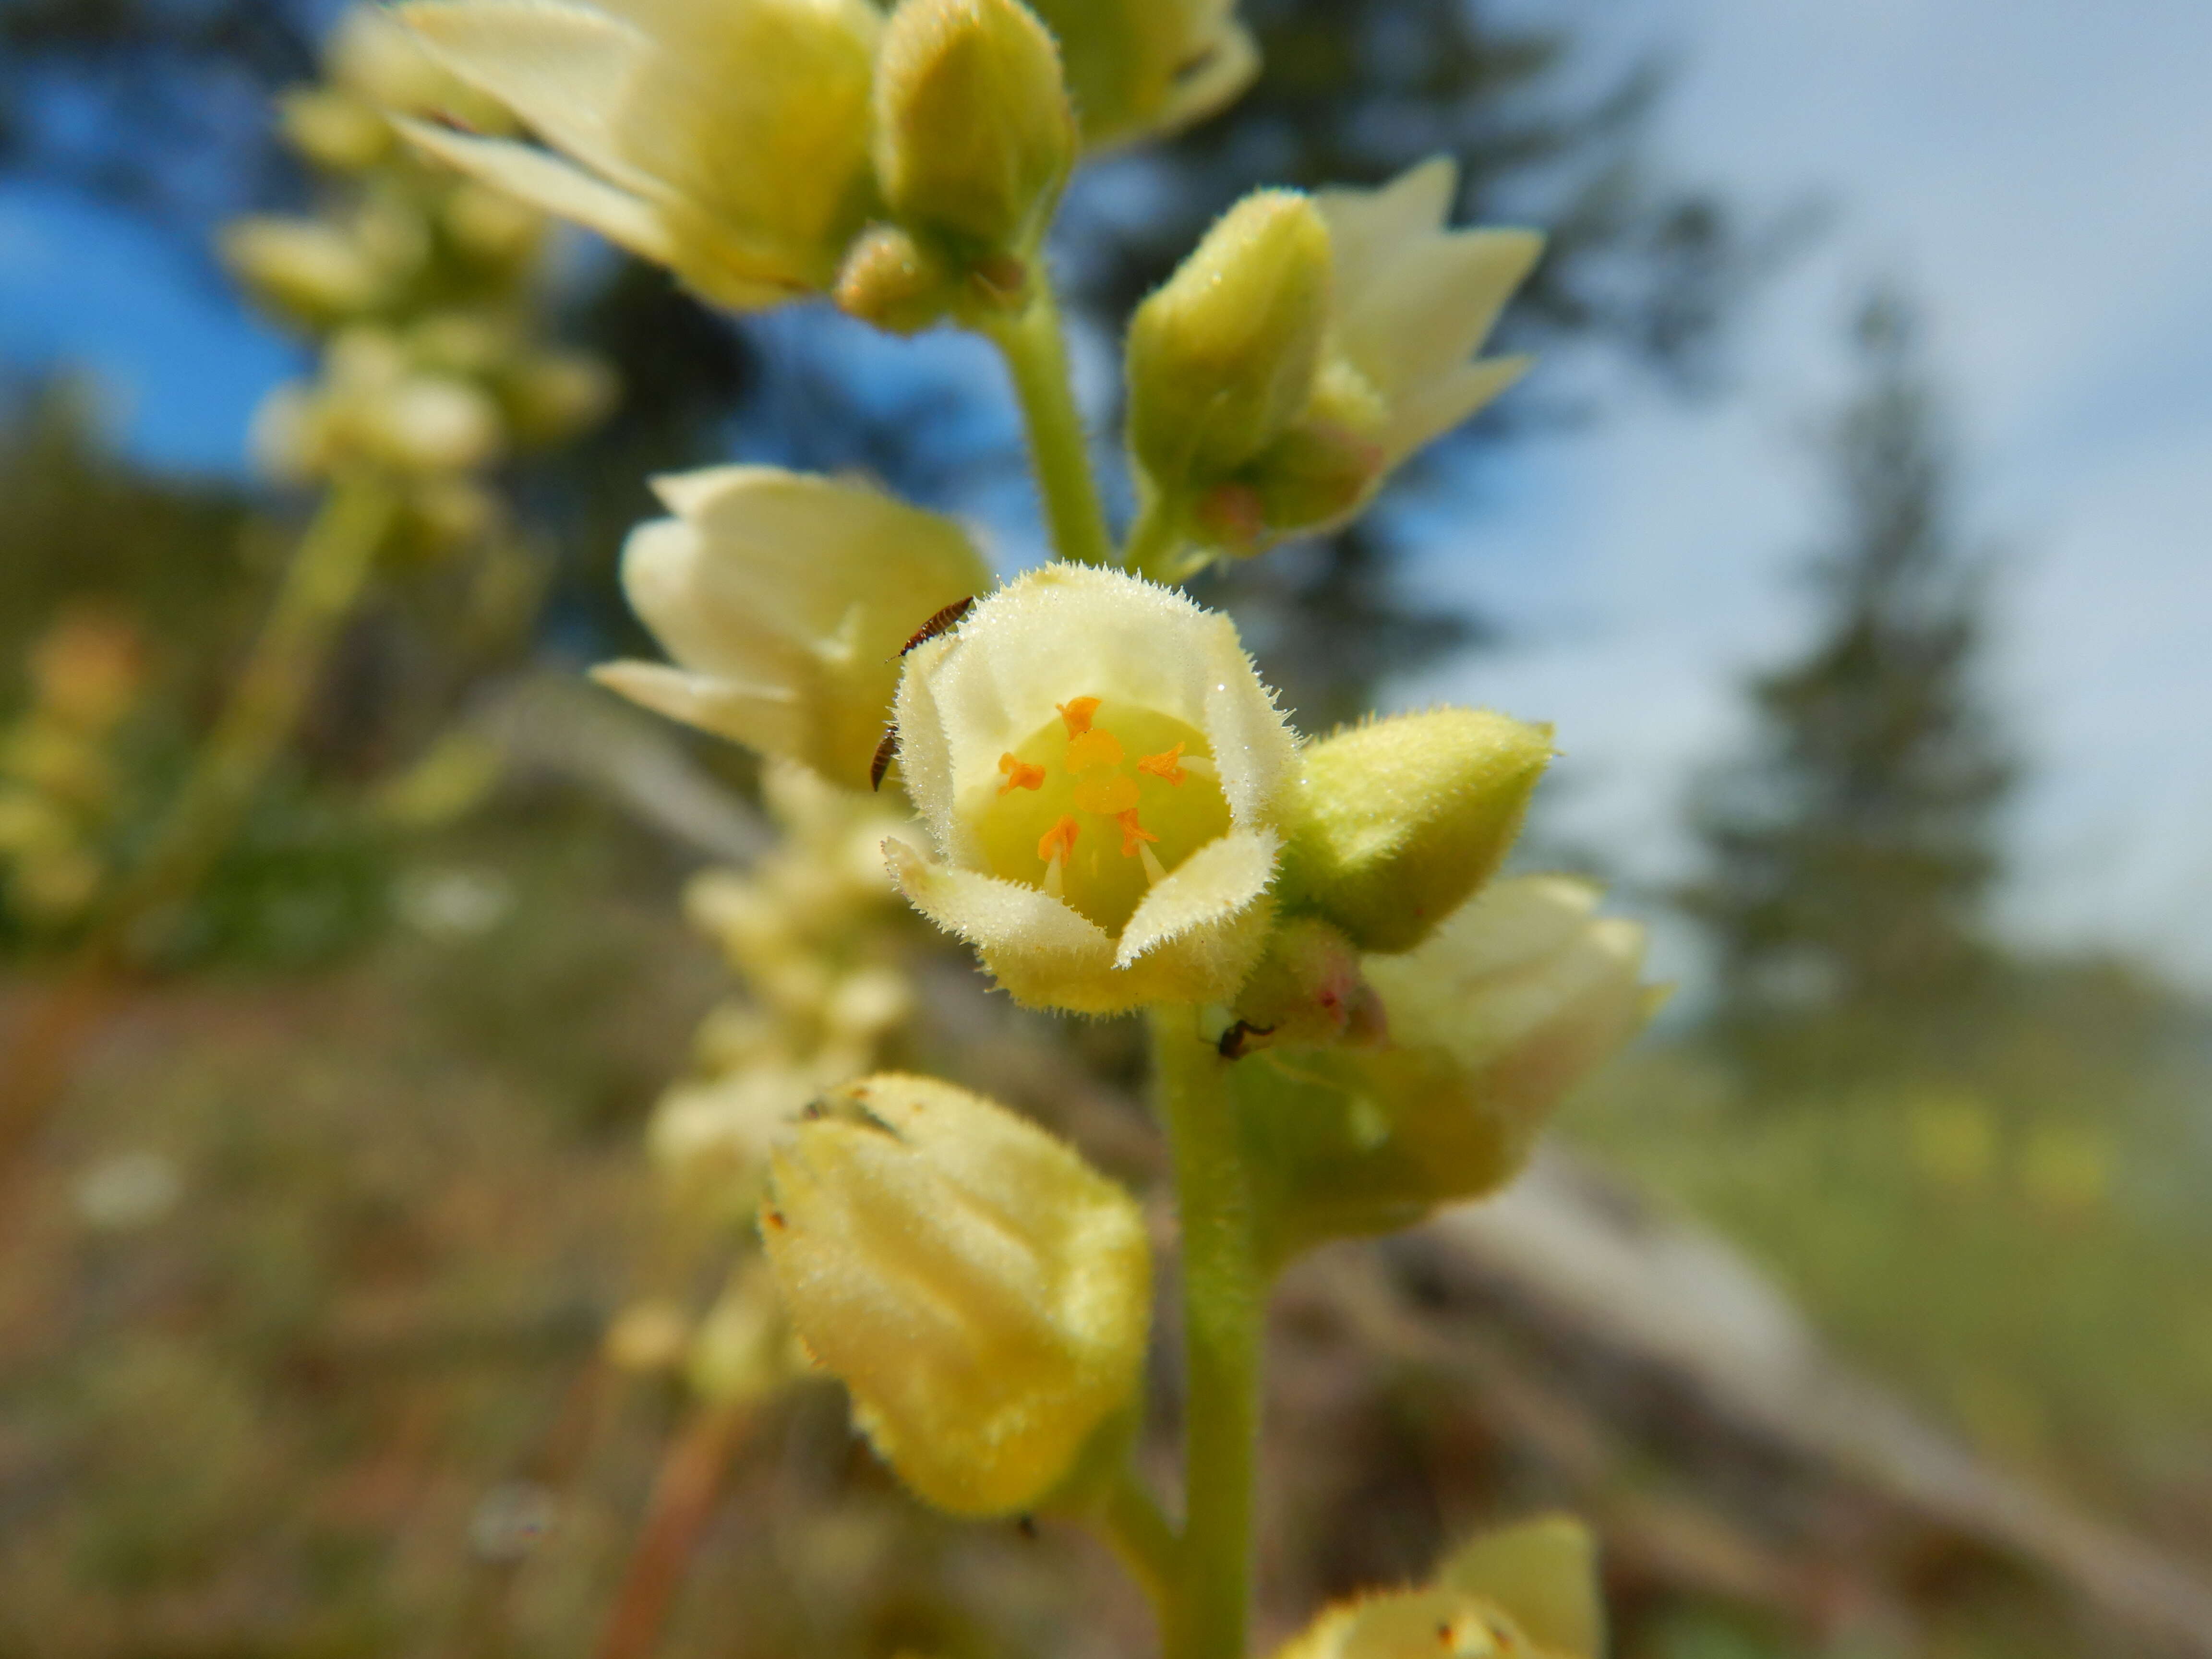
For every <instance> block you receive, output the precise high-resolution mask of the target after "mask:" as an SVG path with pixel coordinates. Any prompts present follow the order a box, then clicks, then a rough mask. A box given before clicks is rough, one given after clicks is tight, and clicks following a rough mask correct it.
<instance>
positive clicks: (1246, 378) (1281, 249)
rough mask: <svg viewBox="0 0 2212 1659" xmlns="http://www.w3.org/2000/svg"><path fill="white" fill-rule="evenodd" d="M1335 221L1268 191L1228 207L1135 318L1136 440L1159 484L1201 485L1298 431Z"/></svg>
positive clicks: (1313, 363) (1310, 382) (1132, 423)
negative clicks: (1292, 430) (1331, 224)
mask: <svg viewBox="0 0 2212 1659" xmlns="http://www.w3.org/2000/svg"><path fill="white" fill-rule="evenodd" d="M1329 264H1330V255H1329V240H1328V226H1327V225H1326V224H1325V223H1324V222H1322V216H1321V215H1320V214H1319V213H1318V212H1316V210H1315V208H1314V205H1313V204H1312V202H1310V200H1308V199H1307V198H1306V197H1304V196H1301V195H1298V194H1297V192H1295V191H1285V190H1264V191H1258V192H1256V193H1255V194H1253V195H1250V196H1248V197H1245V198H1244V199H1243V201H1241V202H1239V203H1237V205H1236V206H1235V207H1233V208H1231V209H1230V210H1229V211H1228V212H1227V213H1226V214H1225V215H1223V216H1222V217H1221V219H1220V221H1219V222H1218V223H1216V224H1215V225H1214V227H1213V228H1212V230H1210V231H1208V232H1207V233H1206V240H1204V241H1202V242H1200V244H1199V245H1198V247H1197V249H1196V251H1194V252H1193V253H1192V254H1191V256H1190V257H1189V258H1187V259H1185V260H1184V261H1183V263H1182V266H1181V267H1180V268H1179V269H1178V270H1176V274H1175V275H1174V276H1171V277H1170V278H1169V279H1168V281H1167V283H1166V285H1165V286H1164V287H1163V288H1161V289H1159V290H1158V292H1157V293H1155V294H1154V295H1152V297H1151V298H1150V299H1148V300H1146V301H1145V302H1144V304H1143V305H1141V306H1139V307H1138V308H1137V314H1136V316H1135V317H1134V318H1133V319H1131V322H1130V325H1129V344H1128V377H1129V443H1130V447H1131V448H1132V449H1133V450H1134V451H1135V453H1136V456H1137V459H1138V460H1139V462H1141V463H1142V464H1143V465H1144V467H1145V469H1146V471H1147V472H1148V473H1149V474H1150V475H1151V477H1152V483H1154V485H1155V486H1156V487H1158V488H1159V489H1164V490H1167V491H1170V492H1171V493H1172V492H1176V491H1181V490H1188V489H1202V488H1204V487H1205V486H1206V485H1207V484H1210V483H1215V482H1217V481H1218V480H1220V479H1222V478H1224V477H1226V476H1227V475H1228V474H1229V473H1231V471H1235V470H1236V469H1237V467H1239V466H1242V465H1243V464H1244V463H1245V462H1247V461H1249V460H1250V459H1252V458H1253V457H1254V456H1255V455H1257V454H1258V453H1260V452H1261V450H1263V449H1265V448H1267V447H1268V446H1269V445H1270V444H1272V443H1273V442H1274V441H1276V440H1277V439H1278V438H1279V437H1281V436H1282V435H1283V434H1284V433H1285V431H1287V430H1288V429H1289V428H1290V426H1291V422H1293V421H1295V420H1296V419H1297V416H1298V415H1299V414H1300V412H1301V411H1302V410H1304V408H1305V406H1306V404H1307V402H1308V400H1309V399H1310V398H1311V396H1312V395H1313V390H1314V378H1315V373H1316V368H1317V367H1318V365H1319V362H1320V358H1321V349H1322V335H1323V332H1324V331H1325V330H1326V328H1327V325H1328V312H1329V282H1330V278H1329Z"/></svg>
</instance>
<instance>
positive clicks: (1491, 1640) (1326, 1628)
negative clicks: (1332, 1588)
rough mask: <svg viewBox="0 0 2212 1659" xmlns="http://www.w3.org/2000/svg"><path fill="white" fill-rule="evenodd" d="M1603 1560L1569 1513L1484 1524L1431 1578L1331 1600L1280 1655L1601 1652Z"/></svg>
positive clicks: (1567, 1656) (1527, 1656)
mask: <svg viewBox="0 0 2212 1659" xmlns="http://www.w3.org/2000/svg"><path fill="white" fill-rule="evenodd" d="M1596 1567H1597V1553H1596V1545H1595V1541H1594V1540H1593V1539H1592V1538H1591V1536H1590V1534H1589V1529H1588V1528H1586V1527H1584V1526H1583V1524H1582V1523H1581V1522H1578V1521H1576V1520H1574V1519H1573V1518H1572V1517H1571V1516H1564V1515H1556V1516H1542V1517H1541V1518H1539V1519H1537V1520H1534V1521H1531V1522H1524V1523H1522V1525H1519V1526H1516V1527H1509V1528H1504V1529H1503V1530H1501V1531H1498V1532H1493V1533H1485V1534H1480V1535H1479V1536H1478V1537H1476V1538H1474V1539H1473V1540H1472V1541H1469V1542H1468V1544H1466V1545H1465V1546H1463V1547H1462V1548H1461V1549H1460V1550H1459V1551H1458V1552H1457V1553H1455V1554H1454V1555H1453V1556H1452V1557H1451V1558H1450V1559H1448V1560H1447V1561H1446V1562H1445V1563H1444V1565H1443V1567H1442V1568H1440V1569H1439V1570H1438V1571H1437V1575H1436V1577H1434V1578H1433V1579H1432V1580H1431V1582H1430V1583H1426V1584H1423V1585H1419V1586H1417V1587H1414V1588H1411V1589H1400V1590H1387V1591H1383V1592H1381V1593H1378V1594H1375V1595H1366V1596H1362V1597H1358V1598H1357V1599H1355V1600H1352V1601H1344V1602H1340V1603H1339V1604H1338V1605H1336V1606H1335V1607H1330V1608H1328V1610H1327V1611H1326V1612H1324V1613H1322V1615H1321V1616H1320V1617H1319V1618H1318V1619H1316V1620H1314V1622H1313V1623H1312V1624H1311V1625H1310V1626H1307V1627H1306V1629H1305V1630H1304V1632H1301V1633H1300V1634H1299V1635H1298V1636H1297V1637H1296V1638H1293V1639H1292V1640H1291V1642H1289V1643H1288V1644H1285V1646H1283V1647H1282V1648H1279V1649H1278V1650H1276V1653H1275V1656H1274V1659H1601V1656H1602V1655H1603V1653H1604V1650H1605V1614H1604V1603H1603V1601H1601V1598H1600V1596H1599V1594H1598V1585H1597V1573H1596Z"/></svg>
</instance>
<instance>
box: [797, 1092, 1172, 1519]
mask: <svg viewBox="0 0 2212 1659" xmlns="http://www.w3.org/2000/svg"><path fill="white" fill-rule="evenodd" d="M761 1232H762V1237H763V1240H764V1241H765V1242H766V1243H767V1246H768V1252H769V1260H770V1261H772V1262H773V1263H774V1264H775V1271H776V1277H777V1279H778V1281H779V1283H780V1284H781V1285H782V1288H783V1292H784V1299H785V1302H786V1304H787V1306H788V1307H789V1309H790V1310H791V1318H792V1323H793V1326H794V1327H795V1328H796V1329H797V1330H798V1333H799V1338H800V1340H802V1341H803V1342H805V1345H806V1347H807V1350H808V1352H811V1354H812V1355H813V1356H814V1358H816V1359H817V1361H819V1362H820V1363H821V1364H823V1366H825V1367H826V1368H828V1369H829V1370H831V1371H834V1372H835V1373H836V1375H837V1376H840V1377H841V1378H842V1379H843V1381H844V1383H845V1386H846V1387H847V1389H849V1390H850V1391H851V1393H852V1396H853V1404H854V1417H855V1419H857V1420H858V1421H859V1423H860V1426H861V1428H862V1429H863V1430H864V1431H866V1433H867V1436H868V1437H869V1439H870V1440H871V1441H872V1442H873V1443H874V1444H875V1447H876V1449H877V1450H878V1451H879V1452H880V1453H882V1454H883V1456H884V1460H885V1461H886V1462H889V1463H890V1466H891V1467H892V1468H894V1469H896V1471H897V1472H898V1474H899V1476H900V1478H901V1479H902V1480H904V1481H905V1482H906V1483H907V1485H908V1486H910V1487H912V1488H913V1490H914V1491H915V1492H916V1493H917V1494H918V1495H920V1496H921V1498H924V1499H926V1500H927V1501H928V1502H929V1503H931V1504H935V1505H936V1506H937V1507H939V1509H942V1510H949V1511H951V1512H952V1513H953V1514H956V1515H1006V1514H1012V1513H1016V1512H1018V1511H1020V1510H1026V1509H1030V1508H1031V1507H1033V1506H1035V1505H1036V1504H1038V1503H1039V1502H1040V1501H1041V1500H1042V1499H1043V1498H1047V1497H1048V1496H1049V1495H1050V1494H1051V1492H1053V1490H1054V1488H1055V1487H1057V1486H1060V1484H1061V1483H1062V1482H1063V1481H1064V1480H1066V1477H1067V1476H1068V1475H1069V1474H1070V1473H1071V1472H1072V1471H1073V1468H1074V1467H1075V1465H1076V1463H1077V1462H1078V1461H1079V1459H1080V1458H1081V1456H1082V1455H1083V1453H1084V1451H1085V1449H1086V1447H1087V1445H1088V1443H1090V1442H1091V1438H1092V1437H1093V1435H1094V1434H1096V1433H1097V1431H1099V1429H1100V1428H1101V1427H1102V1426H1103V1425H1105V1424H1106V1423H1107V1422H1108V1421H1109V1419H1112V1418H1114V1417H1115V1415H1116V1414H1117V1413H1120V1412H1121V1410H1122V1409H1123V1408H1124V1407H1126V1406H1127V1404H1128V1402H1129V1401H1131V1399H1132V1398H1133V1396H1134V1395H1135V1392H1136V1389H1137V1383H1138V1371H1139V1365H1140V1364H1141V1362H1142V1360H1143V1358H1144V1352H1145V1343H1146V1330H1147V1323H1148V1320H1149V1317H1150V1309H1151V1285H1152V1259H1151V1254H1150V1250H1149V1247H1148V1246H1147V1244H1146V1237H1145V1225H1144V1218H1143V1216H1142V1214H1141V1213H1140V1212H1139V1210H1138V1207H1137V1205H1136V1203H1135V1201H1134V1200H1133V1199H1131V1198H1130V1197H1129V1195H1128V1194H1127V1193H1125V1192H1123V1191H1122V1190H1121V1188H1119V1187H1117V1186H1115V1184H1114V1182H1111V1181H1109V1180H1108V1179H1107V1178H1106V1177H1105V1176H1102V1175H1100V1174H1098V1173H1097V1171H1096V1170H1092V1169H1091V1167H1090V1166H1089V1165H1088V1164H1085V1162H1084V1161H1083V1160H1082V1158H1079V1157H1078V1156H1077V1155H1076V1154H1075V1153H1074V1152H1072V1151H1070V1150H1069V1149H1068V1148H1067V1147H1066V1146H1063V1145H1062V1144H1061V1143H1060V1142H1059V1141H1057V1140H1055V1139H1053V1137H1052V1136H1050V1135H1048V1134H1047V1133H1045V1132H1044V1131H1043V1130H1042V1129H1040V1128H1038V1127H1036V1125H1035V1124H1032V1123H1030V1122H1029V1121H1027V1120H1026V1119H1024V1118H1021V1117H1018V1116H1017V1115H1015V1114H1013V1113H1012V1112H1010V1111H1008V1110H1006V1109H1005V1108H1004V1107H1002V1106H999V1105H997V1104H995V1103H993V1102H991V1101H988V1100H985V1099H983V1098H982V1097H980V1096H977V1095H972V1094H969V1093H968V1092H967V1091H965V1090H963V1089H956V1088H954V1087H953V1086H952V1085H950V1084H947V1083H940V1082H938V1081H937V1080H935V1079H931V1078H921V1077H901V1076H896V1075H884V1076H878V1077H873V1078H868V1079H863V1080H862V1081H860V1082H858V1083H854V1084H851V1085H847V1086H846V1087H845V1088H842V1089H841V1090H838V1091H836V1093H835V1094H833V1095H832V1096H831V1097H829V1099H828V1100H827V1101H826V1102H824V1103H823V1108H822V1109H821V1111H820V1113H819V1115H817V1116H816V1117H814V1118H813V1119H812V1120H811V1121H808V1122H807V1123H805V1124H803V1125H802V1126H801V1127H799V1131H798V1132H797V1133H796V1134H795V1135H794V1136H793V1139H792V1140H791V1142H790V1143H789V1144H788V1146H786V1147H785V1148H784V1149H782V1150H781V1151H779V1152H778V1153H777V1154H776V1156H775V1176H774V1188H773V1190H772V1192H771V1194H770V1197H769V1206H768V1207H767V1208H766V1209H765V1210H763V1212H762V1217H761Z"/></svg>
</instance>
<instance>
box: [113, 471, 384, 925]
mask: <svg viewBox="0 0 2212 1659" xmlns="http://www.w3.org/2000/svg"><path fill="white" fill-rule="evenodd" d="M396 510H397V508H396V504H395V502H394V501H393V499H392V492H391V491H390V489H388V488H386V486H385V485H384V484H383V483H381V482H380V481H379V480H375V479H371V478H366V477H353V478H343V479H340V480H339V481H338V482H337V483H335V484H333V485H332V486H331V491H330V493H329V495H326V496H325V498H324V501H323V505H322V508H321V510H320V511H319V513H317V514H316V515H315V519H314V521H313V523H312V524H311V525H309V526H308V527H307V533H306V534H305V535H304V536H303V537H302V538H301V541H300V544H299V546H298V547H297V548H295V550H293V554H292V560H291V563H290V565H289V567H288V568H286V570H285V573H284V581H283V586H282V587H281V588H280V589H279V590H278V591H277V594H276V602H275V603H274V605H272V606H271V607H270V612H269V618H268V621H267V622H266V623H264V624H263V626H262V629H261V634H260V636H259V637H258V639H257V640H256V641H254V644H253V653H252V656H251V657H249V658H248V659H247V660H246V666H245V668H244V670H243V671H241V672H240V675H239V678H238V681H237V684H236V685H235V686H234V688H233V690H232V692H231V695H230V700H229V702H228V703H227V704H225V705H224V708H223V711H222V715H221V716H220V718H218V719H217V720H216V726H215V729H214V730H213V731H212V732H210V733H209V734H208V737H207V739H206V741H205V742H204V744H202V746H201V749H200V752H199V756H198V757H197V761H196V762H195V763H194V765H193V768H192V770H191V774H190V775H188V776H187V777H186V778H185V783H184V787H182V788H181V789H180V790H179V792H178V793H177V798H176V799H175V800H174V802H173V803H172V804H171V805H170V807H169V810H168V813H167V817H165V818H164V819H163V820H162V822H161V827H160V828H159V829H157V830H156V831H155V835H154V838H153V842H152V844H151V845H150V846H149V848H147V851H146V854H145V855H144V857H143V858H142V859H141V860H139V861H138V863H137V866H135V867H134V868H132V869H131V871H130V872H128V873H127V874H126V875H125V877H124V878H123V880H122V881H121V883H120V884H118V886H117V888H116V889H115V890H114V892H113V893H112V894H111V895H110V896H109V897H108V899H107V901H106V904H105V905H104V907H103V908H102V911H101V914H100V919H99V921H98V923H97V924H96V927H95V932H94V954H96V955H100V956H109V955H114V954H120V953H122V952H124V951H127V950H128V949H129V948H130V945H131V940H130V938H129V936H130V934H131V932H132V930H133V929H134V927H136V926H137V924H138V923H139V922H141V921H143V920H145V919H146V918H147V917H149V916H150V915H154V914H155V913H156V912H158V911H160V910H162V909H164V908H167V906H169V905H172V904H174V903H176V902H179V901H180V900H182V899H184V898H185V897H188V896H190V895H191V891H192V890H193V889H194V888H195V887H197V886H198V885H199V884H200V882H201V881H202V879H203V878H204V877H205V876H206V874H207V872H208V870H209V868H210V866H212V865H213V864H214V863H215V861H216V859H218V858H220V857H221V856H222V850H223V848H224V847H225V846H226V845H227V844H228V842H229V841H230V839H231V837H232V836H233V835H234V834H235V833H236V831H237V829H238V825H239V822H240V819H241V818H243V817H245V815H246V811H247V809H248V808H249V807H250V806H251V805H252V801H253V797H254V795H255V793H257V792H258V790H259V788H260V787H261V784H262V781H263V780H264V779H265V778H266V777H267V775H268V773H269V769H270V767H271V766H272V765H273V764H274V763H275V762H276V758H277V757H278V756H279V755H280V754H282V753H283V749H284V746H285V745H286V744H288V743H289V741H290V740H291V738H292V735H293V732H294V731H295V728H296V727H297V726H298V725H299V720H300V713H301V709H302V708H305V707H306V704H307V698H308V696H309V695H310V694H311V693H312V692H313V690H314V686H315V682H316V681H317V679H318V678H319V677H320V674H321V671H322V667H323V664H324V662H325V659H327V658H328V656H329V655H330V651H331V646H332V645H333V643H334V642H335V641H336V640H337V635H338V634H339V632H340V631H341V630H342V629H343V628H344V626H345V623H346V622H347V620H348V618H349V617H351V616H352V614H353V611H354V607H355V605H356V604H357V603H358V602H359V600H360V598H361V593H362V588H363V587H364V586H365V585H366V584H367V582H368V574H369V571H370V569H371V568H372V567H373V566H374V562H375V559H376V553H377V550H378V549H379V548H380V546H381V545H382V544H383V542H384V539H385V537H386V534H387V533H388V532H389V531H390V529H391V526H392V518H393V515H394V513H395V512H396Z"/></svg>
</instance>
